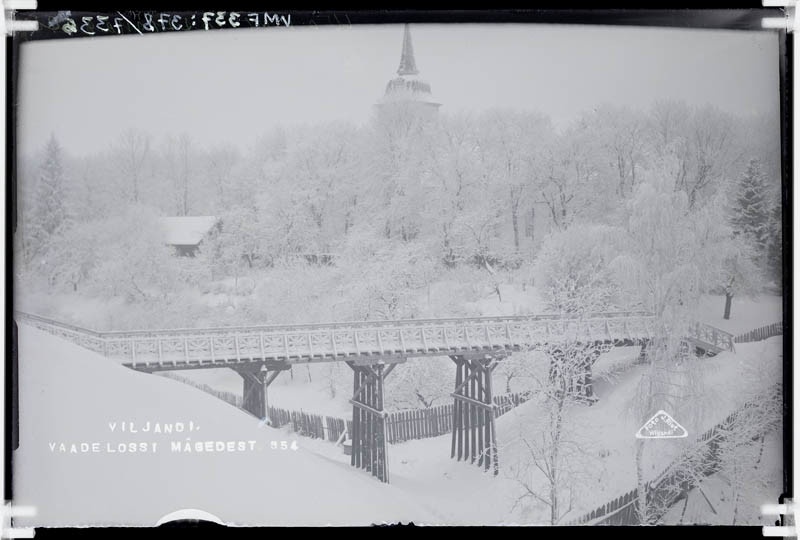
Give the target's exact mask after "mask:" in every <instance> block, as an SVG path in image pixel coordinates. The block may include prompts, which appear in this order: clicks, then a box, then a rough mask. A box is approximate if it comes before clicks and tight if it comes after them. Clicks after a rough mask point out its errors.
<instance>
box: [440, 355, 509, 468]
mask: <svg viewBox="0 0 800 540" xmlns="http://www.w3.org/2000/svg"><path fill="white" fill-rule="evenodd" d="M450 358H451V359H452V360H453V362H454V363H455V365H456V382H455V390H454V391H453V393H452V394H450V395H451V396H452V397H453V400H454V401H453V434H452V443H451V450H450V457H453V458H456V459H458V460H459V461H461V460H462V459H463V460H464V461H466V460H469V461H470V462H471V463H475V462H476V461H477V464H478V466H479V467H483V468H484V470H487V471H488V470H489V469H490V468H491V469H492V471H493V473H494V474H495V475H497V474H498V472H499V463H498V458H497V435H496V432H495V425H494V417H495V414H494V400H493V395H492V372H493V371H494V369H495V368H496V367H497V359H495V358H467V357H464V356H451V357H450Z"/></svg>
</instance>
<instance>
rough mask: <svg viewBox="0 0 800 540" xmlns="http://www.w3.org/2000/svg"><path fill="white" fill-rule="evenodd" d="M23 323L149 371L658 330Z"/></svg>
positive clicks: (610, 323)
mask: <svg viewBox="0 0 800 540" xmlns="http://www.w3.org/2000/svg"><path fill="white" fill-rule="evenodd" d="M16 318H17V320H18V321H20V322H25V323H28V324H31V325H33V326H35V327H37V328H40V329H42V330H44V331H47V332H49V333H52V334H56V335H59V336H61V337H64V338H66V339H68V340H70V341H73V342H75V343H77V344H78V345H80V346H83V347H85V348H87V349H90V350H93V351H95V352H98V353H100V354H103V355H104V356H107V357H109V358H112V359H115V360H117V361H119V362H120V363H122V364H123V365H126V366H128V367H131V368H134V369H140V370H143V371H155V370H169V369H192V368H207V367H225V366H230V365H232V364H234V365H235V364H239V363H253V362H280V363H307V362H336V361H344V360H353V359H369V360H380V359H384V360H390V359H394V358H407V357H423V356H447V355H483V354H504V353H507V352H513V351H517V350H525V349H536V348H541V347H543V346H545V345H547V344H554V343H564V342H580V343H610V344H614V345H617V346H625V345H634V344H639V343H644V342H646V341H648V340H649V339H650V338H651V337H652V336H653V334H654V330H655V328H654V325H655V319H654V318H653V317H652V316H648V315H645V314H625V313H607V314H598V315H596V316H592V317H590V318H586V319H576V318H563V317H558V316H552V315H549V316H548V315H537V316H520V317H483V318H465V319H427V320H406V321H380V322H363V323H362V322H354V323H332V324H313V325H295V326H262V327H257V326H256V327H239V328H207V329H179V330H158V331H135V332H98V331H94V330H87V329H84V328H80V327H76V326H72V325H67V324H63V323H59V322H56V321H53V320H50V319H45V318H43V317H38V316H35V315H30V314H25V313H19V312H18V313H17V314H16ZM690 333H691V334H692V335H693V336H697V337H702V341H704V342H709V343H711V344H713V345H714V346H715V347H717V348H719V349H720V350H733V336H732V335H730V334H727V333H725V332H722V331H720V330H717V329H715V328H712V327H707V326H706V325H700V324H698V325H696V326H695V327H693V329H692V330H691V331H690Z"/></svg>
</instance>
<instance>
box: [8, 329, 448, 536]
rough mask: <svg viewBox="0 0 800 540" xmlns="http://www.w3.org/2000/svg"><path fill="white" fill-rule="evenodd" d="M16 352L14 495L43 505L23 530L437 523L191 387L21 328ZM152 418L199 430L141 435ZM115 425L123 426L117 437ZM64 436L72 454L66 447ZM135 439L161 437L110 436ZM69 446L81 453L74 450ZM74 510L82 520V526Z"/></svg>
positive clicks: (385, 488) (408, 502) (390, 491)
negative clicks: (209, 519) (136, 446)
mask: <svg viewBox="0 0 800 540" xmlns="http://www.w3.org/2000/svg"><path fill="white" fill-rule="evenodd" d="M19 351H20V356H19V358H20V360H19V365H20V381H19V382H20V388H21V389H22V391H21V392H20V418H21V419H24V423H23V424H21V427H20V447H19V450H18V451H17V452H15V454H14V463H13V472H14V479H15V480H14V490H15V493H14V499H15V501H16V502H17V503H18V504H21V505H27V504H30V505H34V506H36V507H37V510H38V515H37V516H36V517H35V518H32V519H31V520H30V521H26V522H22V523H21V525H23V524H25V525H27V524H30V525H36V524H38V523H47V524H48V525H51V526H55V525H111V524H116V525H122V524H124V525H141V526H146V525H153V524H155V523H156V522H157V521H158V519H159V518H161V517H162V516H164V515H165V514H168V513H170V512H173V511H175V510H179V509H181V508H196V509H201V510H204V511H206V512H210V513H211V514H214V515H216V516H217V517H219V518H220V519H221V520H223V521H224V522H227V523H236V524H243V525H244V524H262V525H263V524H270V525H290V524H294V525H297V524H307V525H326V524H334V525H367V524H370V523H373V522H381V521H382V520H386V521H391V522H396V521H404V522H405V521H410V520H428V521H437V517H436V513H435V512H434V511H431V510H430V509H428V508H425V507H424V506H422V505H420V504H417V503H416V502H415V499H414V498H413V497H408V496H405V495H404V494H403V492H402V491H401V490H399V489H398V488H397V487H395V486H392V485H385V484H381V483H379V482H377V481H376V480H374V479H373V478H371V477H370V476H368V475H367V474H365V473H363V472H359V471H355V470H353V469H351V468H350V467H349V465H345V464H342V463H336V462H333V461H331V460H328V459H325V458H323V457H320V456H319V455H315V454H314V453H313V452H312V451H309V450H308V449H307V448H306V441H305V440H303V439H297V444H298V446H299V448H298V449H297V450H296V451H293V450H291V449H287V450H281V449H280V442H281V441H286V442H287V446H288V445H290V444H291V443H292V441H293V440H295V439H294V438H293V437H291V436H290V435H288V434H285V433H282V432H279V431H277V430H274V429H272V428H268V427H260V426H259V424H258V421H257V420H255V419H253V418H252V417H250V416H248V415H247V414H245V413H243V412H241V411H239V410H237V409H235V408H234V407H231V406H230V405H228V404H226V403H224V402H222V401H219V400H217V399H215V398H213V397H211V396H208V395H206V394H204V393H202V392H200V391H198V390H196V389H193V388H191V387H189V386H187V385H184V384H181V383H179V382H176V381H171V380H169V379H165V378H162V377H154V376H152V375H148V374H144V373H138V372H134V371H131V370H128V369H126V368H123V367H119V366H117V365H114V364H112V363H111V362H110V361H108V360H106V359H104V358H101V357H98V356H96V355H94V354H92V353H90V352H88V351H86V350H84V349H81V348H79V347H77V346H76V345H72V344H69V343H66V342H64V341H61V340H59V339H57V338H55V337H52V336H50V335H47V334H44V333H41V332H39V331H37V330H34V329H31V328H28V327H25V326H20V331H19ZM148 421H150V422H151V429H154V428H153V423H155V422H158V423H162V424H166V423H175V422H184V423H185V424H187V425H188V423H189V422H192V423H193V425H194V426H195V427H196V428H197V429H196V430H194V431H192V432H191V433H187V432H184V433H182V434H176V433H172V434H171V435H168V434H163V433H152V432H151V433H149V434H144V433H142V432H141V430H142V429H144V426H145V425H146V422H148ZM122 422H133V423H134V425H135V427H136V428H137V429H138V430H139V433H130V432H127V433H122V432H120V431H119V430H120V429H121V427H120V425H121V423H122ZM110 423H116V424H117V425H116V428H115V431H114V432H112V431H111V427H110ZM251 440H252V441H255V447H256V449H255V450H254V451H234V452H227V451H225V452H216V451H215V452H212V453H209V452H202V453H197V452H192V453H183V452H182V453H172V452H171V451H170V442H171V441H182V442H185V441H191V442H193V443H194V442H199V441H224V442H227V441H248V442H249V441H251ZM61 442H63V443H65V444H66V449H67V451H66V453H61V452H59V451H58V445H59V444H60V443H61ZM82 442H86V443H89V445H91V443H94V442H98V443H100V444H99V445H98V447H99V449H100V452H99V453H81V452H80V443H82ZM128 442H135V443H156V444H157V451H156V452H155V453H153V452H150V451H148V452H147V453H145V452H137V453H120V452H115V453H107V452H106V451H105V449H106V443H111V445H112V448H117V445H118V444H119V443H128ZM272 442H276V443H277V444H278V449H275V450H273V449H271V448H270V446H271V443H272ZM51 443H55V444H56V450H55V451H51V447H50V444H51ZM72 443H75V444H76V445H78V446H77V451H78V453H74V454H73V453H70V451H69V450H70V445H71V444H72ZM212 446H213V445H212ZM90 448H91V446H90ZM148 448H149V447H148ZM79 487H80V488H79ZM178 505H179V506H178ZM76 515H80V516H85V518H84V519H83V520H81V521H80V522H76V521H75V519H74V516H76Z"/></svg>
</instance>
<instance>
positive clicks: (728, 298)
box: [722, 292, 733, 321]
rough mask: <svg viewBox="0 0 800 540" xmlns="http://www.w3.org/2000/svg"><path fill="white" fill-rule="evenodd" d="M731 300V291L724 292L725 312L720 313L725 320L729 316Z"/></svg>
mask: <svg viewBox="0 0 800 540" xmlns="http://www.w3.org/2000/svg"><path fill="white" fill-rule="evenodd" d="M732 302H733V295H732V294H731V293H728V292H726V293H725V313H724V314H723V315H722V318H723V319H725V320H726V321H727V320H728V319H730V318H731V303H732Z"/></svg>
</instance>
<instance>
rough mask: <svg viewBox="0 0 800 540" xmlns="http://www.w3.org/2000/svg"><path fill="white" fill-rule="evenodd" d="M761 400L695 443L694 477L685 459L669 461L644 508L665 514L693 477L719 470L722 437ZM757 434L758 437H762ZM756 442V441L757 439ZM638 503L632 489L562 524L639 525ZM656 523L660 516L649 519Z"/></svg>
mask: <svg viewBox="0 0 800 540" xmlns="http://www.w3.org/2000/svg"><path fill="white" fill-rule="evenodd" d="M780 391H781V390H780V386H778V385H776V386H774V387H772V388H771V389H770V390H769V392H780ZM758 401H761V399H757V400H753V401H750V402H747V403H745V404H744V405H743V406H741V407H740V408H738V409H736V410H735V411H734V412H732V413H731V414H729V415H728V416H727V417H726V418H725V419H724V420H723V421H722V422H719V423H718V424H716V425H714V426H713V427H711V428H710V429H708V430H707V431H705V432H704V433H703V434H702V435H701V436H700V437H698V438H697V440H696V442H695V448H694V449H693V451H691V453H692V454H694V455H700V456H702V457H701V459H699V460H698V462H697V463H696V464H695V465H694V466H695V467H696V470H695V471H694V473H695V474H694V475H691V474H687V471H686V463H687V456H686V455H685V454H684V455H681V456H678V458H676V459H675V460H674V461H672V462H671V463H670V464H669V465H668V466H667V467H666V468H665V469H664V470H663V471H662V472H661V474H659V475H658V476H657V477H656V478H655V479H654V480H651V481H650V482H648V484H647V504H648V506H649V507H651V508H652V507H653V506H652V505H653V504H654V503H658V504H657V505H656V508H660V509H662V510H666V509H667V508H669V506H670V505H672V504H674V503H675V502H677V501H678V500H679V499H680V498H681V497H683V496H685V495H686V494H687V493H688V492H689V490H691V489H692V487H693V482H692V476H695V475H701V476H710V475H711V474H714V473H715V472H717V471H718V470H719V467H720V465H721V458H720V451H719V445H720V442H721V441H722V439H723V438H724V437H725V433H726V432H727V431H728V430H729V429H731V427H732V426H733V425H734V422H735V421H736V418H737V417H738V416H739V415H740V414H742V413H743V412H745V411H746V410H747V409H749V408H751V407H756V406H758V405H757V402H758ZM773 427H774V426H763V427H762V433H761V434H763V433H766V432H767V431H768V430H770V429H772V428H773ZM761 434H759V435H761ZM755 438H758V435H757V436H756V437H754V439H755ZM638 499H639V490H638V488H634V489H632V490H630V491H628V492H627V493H625V494H624V495H620V496H619V497H617V498H615V499H612V500H610V501H608V502H607V503H605V504H602V505H600V506H598V507H597V508H595V509H594V510H592V511H591V512H587V513H586V514H584V515H582V516H580V517H578V518H576V519H574V520H571V521H569V522H568V523H565V525H584V524H590V525H638V524H639V513H638V506H639V503H638ZM652 517H653V518H654V519H659V518H660V517H661V516H660V515H656V516H652Z"/></svg>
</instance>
